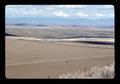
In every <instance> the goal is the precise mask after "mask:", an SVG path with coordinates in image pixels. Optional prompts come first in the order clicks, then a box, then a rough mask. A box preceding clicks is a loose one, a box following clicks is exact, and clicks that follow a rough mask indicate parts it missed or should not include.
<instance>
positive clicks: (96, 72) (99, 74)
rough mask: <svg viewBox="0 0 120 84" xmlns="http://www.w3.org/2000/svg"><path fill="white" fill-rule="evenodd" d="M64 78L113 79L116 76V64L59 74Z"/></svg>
mask: <svg viewBox="0 0 120 84" xmlns="http://www.w3.org/2000/svg"><path fill="white" fill-rule="evenodd" d="M59 78H62V79H72V78H73V79H74V78H75V79H77V78H80V79H112V78H114V64H111V65H109V66H108V65H107V66H103V67H93V68H91V69H90V70H89V71H86V70H85V71H84V72H81V73H80V72H75V73H68V74H62V75H60V76H59Z"/></svg>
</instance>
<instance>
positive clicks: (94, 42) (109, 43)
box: [75, 41, 114, 45]
mask: <svg viewBox="0 0 120 84" xmlns="http://www.w3.org/2000/svg"><path fill="white" fill-rule="evenodd" d="M75 42H83V43H91V44H100V45H114V42H97V41H75Z"/></svg>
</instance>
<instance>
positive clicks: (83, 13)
mask: <svg viewBox="0 0 120 84" xmlns="http://www.w3.org/2000/svg"><path fill="white" fill-rule="evenodd" d="M113 7H114V6H112V5H7V6H6V9H5V15H6V17H22V16H25V17H26V16H30V17H54V16H56V17H67V18H74V17H75V18H77V17H82V18H91V19H101V18H114V9H113Z"/></svg>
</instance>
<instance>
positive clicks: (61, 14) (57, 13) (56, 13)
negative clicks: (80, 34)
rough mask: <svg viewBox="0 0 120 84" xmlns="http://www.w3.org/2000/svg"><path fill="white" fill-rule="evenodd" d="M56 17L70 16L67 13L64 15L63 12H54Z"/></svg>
mask: <svg viewBox="0 0 120 84" xmlns="http://www.w3.org/2000/svg"><path fill="white" fill-rule="evenodd" d="M53 13H54V14H55V15H56V16H65V17H66V16H68V14H67V13H64V12H63V11H57V12H56V11H55V12H53Z"/></svg>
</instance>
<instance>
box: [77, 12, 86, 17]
mask: <svg viewBox="0 0 120 84" xmlns="http://www.w3.org/2000/svg"><path fill="white" fill-rule="evenodd" d="M77 15H78V16H80V17H88V15H87V14H84V13H78V14H77Z"/></svg>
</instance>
